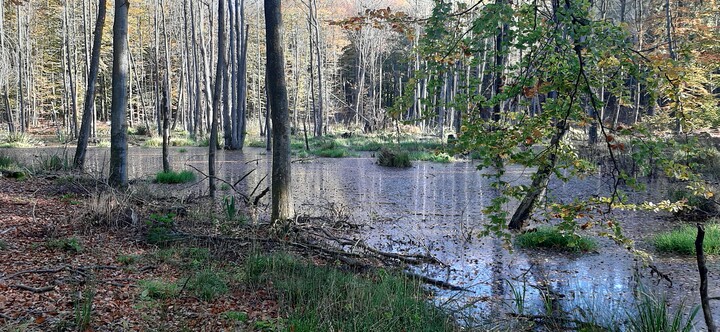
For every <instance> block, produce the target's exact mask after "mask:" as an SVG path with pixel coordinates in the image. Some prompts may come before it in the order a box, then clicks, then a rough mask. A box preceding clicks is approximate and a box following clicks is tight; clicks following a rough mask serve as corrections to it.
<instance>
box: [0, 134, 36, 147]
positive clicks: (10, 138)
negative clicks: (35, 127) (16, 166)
mask: <svg viewBox="0 0 720 332" xmlns="http://www.w3.org/2000/svg"><path fill="white" fill-rule="evenodd" d="M31 147H33V141H32V139H31V138H30V136H29V135H28V134H25V133H20V132H17V133H12V134H8V135H7V136H6V137H5V139H3V140H2V141H1V142H0V148H31Z"/></svg>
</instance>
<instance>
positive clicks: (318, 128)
mask: <svg viewBox="0 0 720 332" xmlns="http://www.w3.org/2000/svg"><path fill="white" fill-rule="evenodd" d="M309 7H310V18H311V20H312V26H314V27H315V30H314V31H315V52H316V53H317V68H318V109H317V110H316V111H315V137H320V136H322V135H323V128H324V126H323V114H324V112H325V109H324V99H325V92H324V90H323V80H324V78H323V58H322V52H320V24H318V18H317V1H316V0H309Z"/></svg>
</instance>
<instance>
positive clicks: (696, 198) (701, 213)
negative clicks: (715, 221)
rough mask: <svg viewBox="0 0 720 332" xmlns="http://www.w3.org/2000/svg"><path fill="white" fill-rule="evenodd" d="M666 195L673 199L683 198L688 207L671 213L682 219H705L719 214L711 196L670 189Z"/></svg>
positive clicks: (719, 211)
mask: <svg viewBox="0 0 720 332" xmlns="http://www.w3.org/2000/svg"><path fill="white" fill-rule="evenodd" d="M668 196H669V198H670V199H671V200H673V201H680V200H685V201H686V202H687V205H688V208H687V209H682V210H680V211H675V212H673V215H674V216H675V217H677V218H679V219H682V220H706V219H708V218H710V217H714V216H718V215H720V210H719V209H718V206H717V204H715V202H714V201H713V200H712V199H711V198H705V197H704V196H701V195H695V194H693V193H692V192H691V191H690V190H688V189H685V188H682V189H671V190H669V192H668Z"/></svg>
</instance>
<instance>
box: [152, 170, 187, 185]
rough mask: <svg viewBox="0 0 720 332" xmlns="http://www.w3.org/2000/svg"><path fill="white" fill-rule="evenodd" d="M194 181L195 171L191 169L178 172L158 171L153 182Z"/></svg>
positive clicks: (174, 182) (175, 182)
mask: <svg viewBox="0 0 720 332" xmlns="http://www.w3.org/2000/svg"><path fill="white" fill-rule="evenodd" d="M192 181H195V173H193V172H191V171H182V172H180V173H178V172H173V171H170V172H160V173H157V174H156V175H155V182H157V183H166V184H178V183H188V182H192Z"/></svg>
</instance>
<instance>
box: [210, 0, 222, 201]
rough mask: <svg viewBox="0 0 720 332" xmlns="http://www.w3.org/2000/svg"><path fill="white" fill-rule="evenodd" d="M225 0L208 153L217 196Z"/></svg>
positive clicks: (220, 13) (211, 180)
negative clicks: (216, 158) (216, 167)
mask: <svg viewBox="0 0 720 332" xmlns="http://www.w3.org/2000/svg"><path fill="white" fill-rule="evenodd" d="M224 13H225V0H220V2H218V17H219V18H220V19H218V38H217V47H218V51H217V66H216V68H215V91H214V92H213V105H212V111H211V114H212V115H211V117H212V120H211V126H210V144H209V149H210V153H209V154H208V175H209V177H210V179H209V180H210V196H211V197H212V198H215V191H216V190H215V176H216V171H215V153H216V152H217V139H218V115H219V114H218V110H219V109H220V98H221V95H222V93H223V83H224V80H223V73H224V72H225V61H226V57H225V52H226V50H225V20H224V19H223V17H224Z"/></svg>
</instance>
